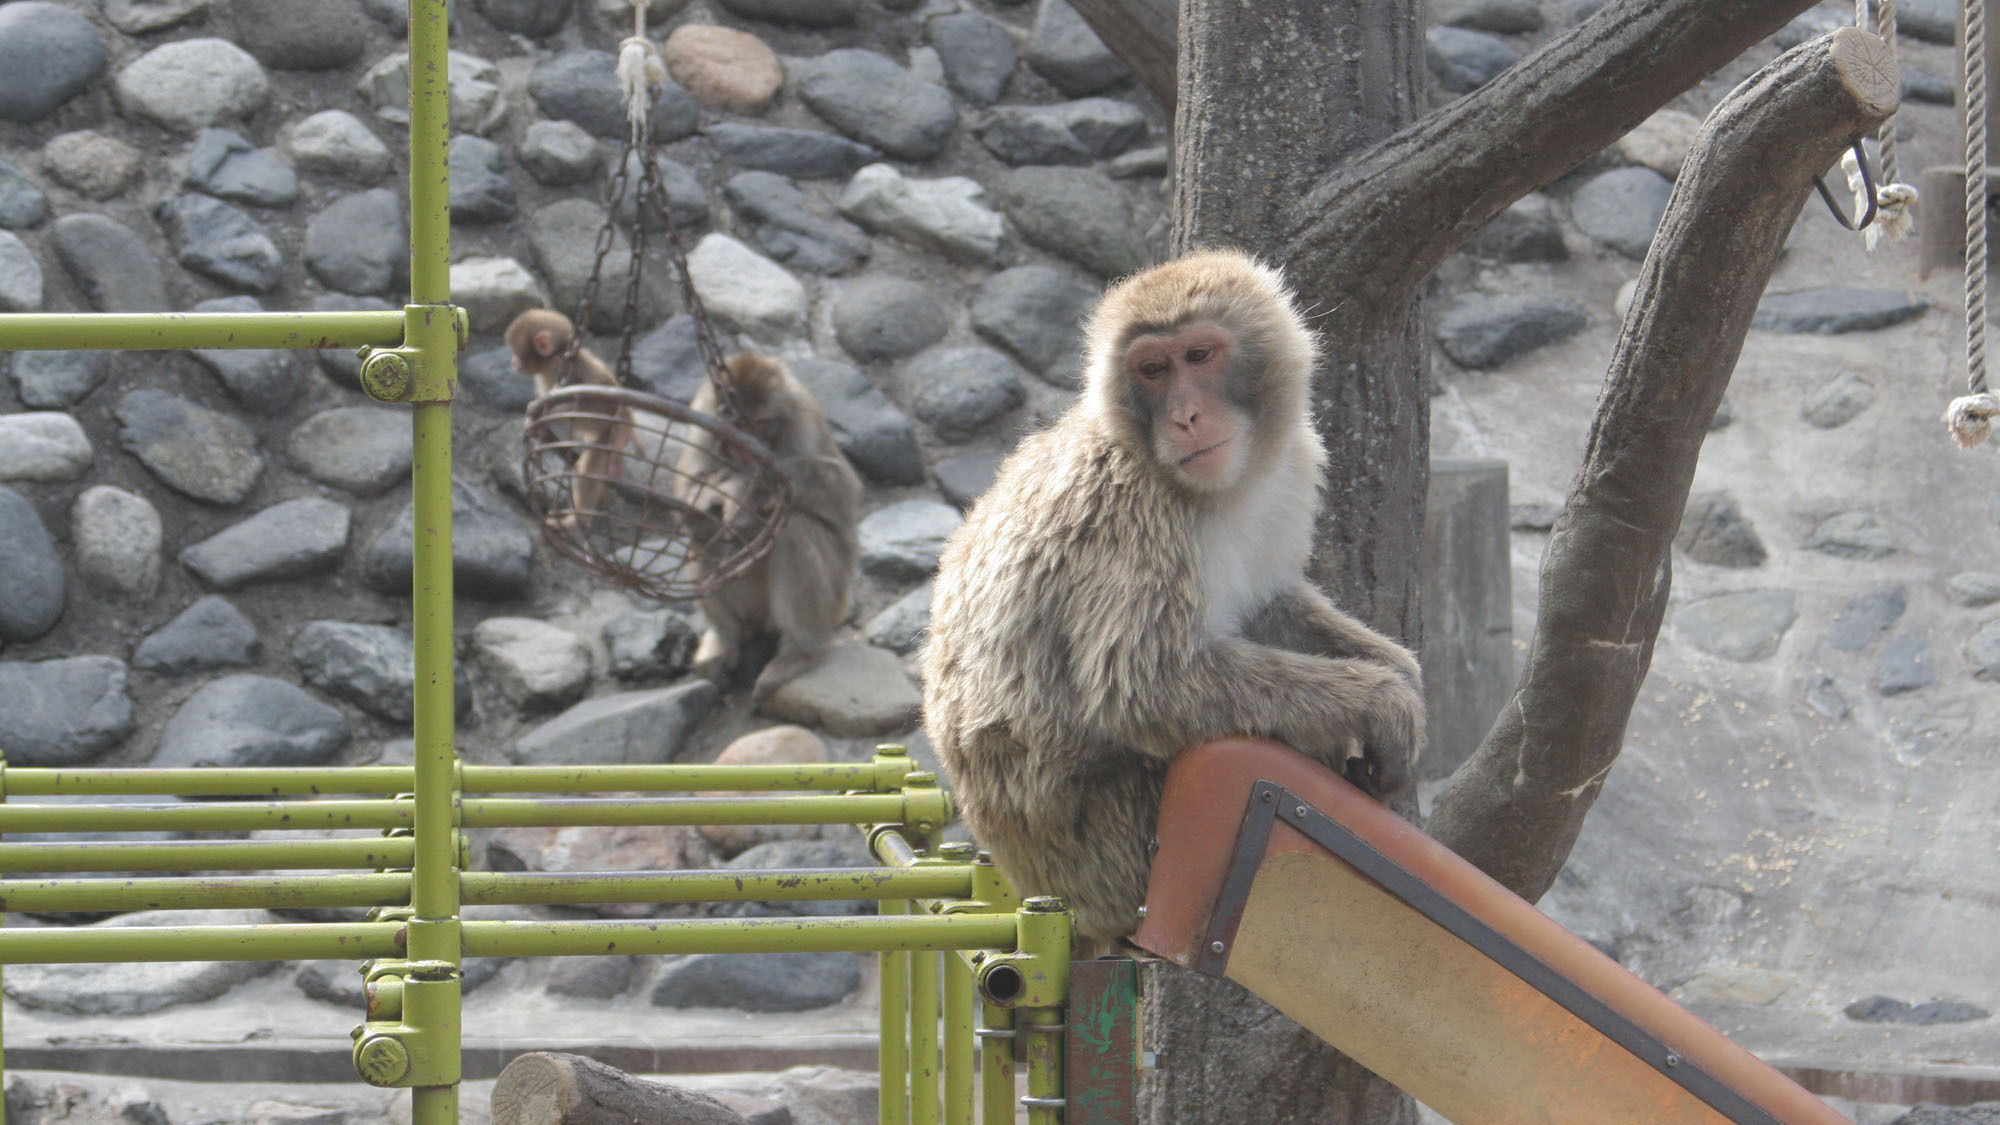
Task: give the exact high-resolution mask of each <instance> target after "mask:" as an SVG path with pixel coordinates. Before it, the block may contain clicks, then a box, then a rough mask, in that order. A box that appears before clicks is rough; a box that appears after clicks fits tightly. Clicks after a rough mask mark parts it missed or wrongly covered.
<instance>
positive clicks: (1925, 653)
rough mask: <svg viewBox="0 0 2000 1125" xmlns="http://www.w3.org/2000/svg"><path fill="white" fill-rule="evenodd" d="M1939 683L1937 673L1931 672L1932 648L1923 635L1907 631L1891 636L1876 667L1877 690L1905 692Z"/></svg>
mask: <svg viewBox="0 0 2000 1125" xmlns="http://www.w3.org/2000/svg"><path fill="white" fill-rule="evenodd" d="M1936 682H1937V674H1936V673H1934V672H1932V671H1931V656H1930V648H1929V646H1928V645H1926V644H1925V643H1924V638H1923V637H1922V636H1920V635H1918V634H1915V633H1903V634H1901V635H1898V636H1894V637H1890V638H1889V643H1888V644H1886V645H1883V646H1882V658H1881V660H1880V661H1878V662H1877V664H1876V666H1875V690H1876V691H1878V692H1880V693H1882V694H1883V695H1902V694H1903V693H1904V692H1910V691H1915V690H1917V689H1918V688H1922V687H1929V686H1930V685H1931V684H1933V683H1936Z"/></svg>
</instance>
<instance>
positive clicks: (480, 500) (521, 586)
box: [361, 480, 535, 601]
mask: <svg viewBox="0 0 2000 1125" xmlns="http://www.w3.org/2000/svg"><path fill="white" fill-rule="evenodd" d="M451 520H452V533H451V571H452V579H453V582H454V583H455V585H456V589H457V591H458V592H459V593H461V594H466V595H470V596H472V597H475V598H485V599H489V600H493V601H506V600H508V599H512V598H518V597H522V596H524V595H526V594H527V592H528V586H529V582H530V578H531V569H530V568H531V564H532V563H533V561H534V553H535V544H534V540H533V539H532V538H531V537H530V536H529V534H528V527H527V525H526V524H525V523H523V522H522V520H521V519H520V517H518V516H516V515H515V514H514V512H513V510H512V509H510V508H509V507H508V506H507V504H506V502H504V501H502V500H501V499H500V498H499V497H497V496H494V495H493V494H492V493H490V492H486V491H483V490H481V489H477V488H474V487H472V486H471V485H468V484H465V483H463V482H462V481H457V480H454V481H452V482H451ZM415 527H416V512H415V508H414V506H413V505H408V504H406V505H404V507H403V510H402V512H401V513H399V514H398V515H397V516H396V518H395V520H394V521H392V522H391V523H390V524H389V526H388V527H386V528H383V529H382V532H381V534H379V535H377V536H376V537H375V539H374V541H373V542H371V543H370V544H369V545H368V548H367V550H366V551H364V552H363V555H362V560H361V578H362V581H364V582H366V583H367V584H368V586H369V588H371V589H373V590H374V591H376V592H377V593H380V594H386V595H388V596H390V597H408V596H409V595H410V576H411V574H412V572H413V570H414V563H413V561H412V560H413V558H414V555H415V545H414V544H415V539H416V535H415V530H414V529H415Z"/></svg>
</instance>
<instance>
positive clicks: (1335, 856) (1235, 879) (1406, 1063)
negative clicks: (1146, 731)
mask: <svg viewBox="0 0 2000 1125" xmlns="http://www.w3.org/2000/svg"><path fill="white" fill-rule="evenodd" d="M1146 908H1147V909H1146V918H1145V920H1144V922H1143V924H1142V925H1141V926H1140V928H1139V931H1138V932H1137V933H1136V934H1134V935H1133V937H1132V941H1133V943H1134V944H1136V945H1138V946H1139V947H1140V948H1143V949H1147V950H1150V951H1151V952H1153V953H1156V954H1158V955H1159V956H1161V957H1164V958H1167V959H1168V960H1171V961H1175V962H1178V963H1179V964H1182V965H1186V966H1188V967H1190V968H1194V969H1198V970H1201V971H1203V972H1207V973H1210V974H1212V975H1217V976H1226V977H1229V978H1230V979H1232V980H1235V981H1237V982H1238V983H1240V984H1242V985H1244V986H1245V987H1247V988H1249V989H1250V990H1251V991H1253V992H1255V993H1257V994H1258V995H1260V996H1262V997H1264V998H1265V999H1266V1000H1268V1001H1270V1002H1271V1003H1272V1004H1273V1005H1275V1006H1276V1007H1277V1008H1278V1009H1279V1010H1281V1011H1283V1012H1284V1013H1285V1014H1286V1015H1289V1016H1291V1017H1292V1018H1293V1019H1295V1020H1297V1021H1298V1022H1299V1023H1301V1024H1303V1025H1305V1026H1306V1027H1307V1028H1310V1029H1311V1030H1312V1031H1313V1032H1315V1033H1316V1034H1318V1035H1320V1036H1321V1037H1322V1038H1324V1039H1326V1040H1327V1042H1329V1043H1331V1044H1333V1045H1334V1046H1335V1047H1337V1048H1339V1049H1340V1050H1341V1051H1343V1052H1345V1053H1346V1054H1347V1055H1349V1056H1350V1057H1352V1058H1353V1059H1355V1060H1356V1061H1357V1062H1359V1063H1361V1064H1362V1065H1364V1066H1366V1067H1368V1068H1369V1069H1370V1070H1373V1071H1374V1072H1375V1073H1377V1074H1379V1075H1381V1076H1382V1077H1383V1078H1386V1079H1388V1080H1389V1081H1390V1082H1393V1083H1395V1084H1396V1085H1397V1086H1399V1087H1401V1088H1402V1089H1404V1090H1406V1091H1408V1092H1409V1093H1411V1094H1413V1095H1415V1096H1416V1097H1417V1098H1418V1099H1419V1100H1420V1101H1422V1102H1423V1103H1424V1104H1426V1105H1428V1106H1430V1107H1431V1108H1432V1109H1435V1110H1437V1111H1438V1112H1439V1113H1441V1114H1443V1115H1444V1116H1445V1117H1447V1118H1449V1119H1450V1120H1451V1121H1453V1122H1456V1123H1457V1125H1551V1123H1578V1125H1581V1123H1589V1125H1610V1123H1625V1122H1634V1123H1646V1125H1679V1123H1695V1122H1702V1123H1718V1122H1737V1123H1739V1125H1806V1123H1821V1122H1824V1123H1837V1122H1845V1121H1847V1118H1845V1117H1843V1116H1841V1115H1840V1114H1839V1113H1836V1112H1834V1111H1833V1110H1832V1109H1831V1108H1830V1107H1828V1106H1827V1105H1826V1104H1825V1103H1823V1102H1821V1101H1820V1100H1819V1099H1818V1098H1816V1097H1814V1096H1813V1095H1812V1094H1810V1093H1808V1092H1807V1091H1806V1090H1804V1089H1803V1088H1801V1087H1800V1086H1798V1085H1797V1084H1796V1083H1794V1082H1792V1081H1791V1080H1790V1079H1788V1078H1786V1077H1785V1076H1784V1075H1782V1074H1780V1073H1778V1072H1777V1071H1776V1070H1774V1069H1772V1068H1771V1067H1769V1066H1767V1065H1765V1064H1764V1063H1763V1062H1760V1061H1759V1060H1758V1059H1757V1058H1756V1056H1754V1055H1752V1054H1751V1053H1750V1052H1748V1051H1746V1050H1744V1049H1743V1048H1742V1047H1739V1046H1737V1045H1736V1044H1735V1043H1733V1042H1731V1041H1730V1040H1729V1039H1728V1038H1726V1037H1725V1036H1724V1035H1723V1034H1722V1033H1721V1032H1718V1031H1716V1030H1715V1029H1714V1028H1712V1027H1710V1026H1708V1025H1707V1024H1706V1023H1703V1022H1702V1021H1701V1020H1700V1019H1698V1018H1696V1017H1695V1016H1694V1015H1693V1014H1692V1013H1690V1012H1688V1011H1687V1010H1686V1009H1684V1008H1682V1007H1681V1006H1680V1005H1678V1004H1675V1003H1674V1002H1673V1001H1672V1000H1669V999H1667V998H1666V997H1665V996H1663V995H1661V994H1660V993H1659V992H1657V991H1655V990H1654V989H1653V988H1652V987H1651V986H1650V985H1648V984H1646V983H1645V982H1644V981H1641V980H1640V979H1639V978H1638V977H1636V976H1633V975H1632V974H1631V973H1629V972H1627V971H1626V970H1625V969H1624V968H1623V967H1622V966H1620V965H1619V964H1618V963H1617V962H1616V961H1613V960H1612V959H1611V958H1609V957H1606V956H1605V955H1604V954H1602V953H1600V952H1598V950H1597V949H1595V948H1594V947H1592V946H1591V945H1590V944H1589V943H1588V942H1585V941H1584V940H1583V939H1581V938H1579V937H1577V936H1576V935H1574V934H1572V933H1570V932H1569V931H1568V930H1565V929H1564V928H1562V926H1560V925H1558V924H1557V923H1555V922H1554V921H1552V920H1550V919H1549V918H1548V917H1547V916H1546V915H1544V914H1542V913H1541V912H1540V911H1538V910H1536V909H1535V908H1534V907H1533V906H1532V905H1530V904H1529V903H1528V902H1526V901H1525V900H1523V899H1521V898H1519V897H1518V896H1516V895H1514V894H1513V893H1512V892H1510V891H1508V890H1507V889H1506V888H1504V887H1502V886H1500V885H1499V884H1498V883H1496V882H1494V881H1493V880H1491V879H1489V878H1487V877H1486V876H1485V875H1484V874H1482V873H1481V872H1480V871H1479V870H1478V869H1476V868H1474V867H1473V866H1472V865H1471V864H1469V863H1467V862H1465V861H1464V860H1462V859H1460V858H1459V857H1458V856H1456V855H1454V854H1452V853H1451V852H1450V851H1449V850H1447V849H1446V848H1445V847H1444V846H1443V845H1442V844H1439V843H1438V842H1437V841H1435V840H1433V839H1431V838H1430V837H1428V836H1425V835H1424V834H1423V833H1422V832H1419V831H1418V830H1417V829H1415V828H1413V827H1411V826H1410V825H1409V824H1407V823H1405V822H1404V821H1402V820H1401V819H1399V818H1398V817H1397V816H1395V814H1393V813H1391V812H1389V811H1388V810H1387V809H1385V808H1383V807H1382V806H1380V805H1378V804H1376V803H1375V802H1374V801H1372V800H1370V799H1369V798H1368V797H1366V796H1364V795H1363V794H1362V793H1361V792H1360V790H1358V789H1355V788H1354V787H1353V786H1351V785H1349V784H1348V783H1347V782H1346V781H1345V780H1343V779H1342V778H1340V777H1339V776H1338V775H1336V774H1334V773H1333V772H1331V771H1329V770H1327V769H1324V768H1322V767H1320V766H1319V765H1317V764H1315V763H1313V762H1312V761H1310V760H1309V759H1307V758H1305V757H1303V756H1302V755H1300V754H1298V753H1297V752H1295V751H1293V750H1291V749H1290V748H1288V747H1285V746H1282V745H1279V744H1277V743H1273V742H1263V741H1256V740H1252V739H1224V740H1219V741H1216V742H1211V743H1207V744H1205V745H1203V746H1200V747H1196V748H1195V749H1193V750H1190V751H1188V752H1186V753H1184V754H1182V755H1181V756H1180V758H1179V759H1178V760H1176V762H1175V764H1174V766H1173V769H1172V770H1171V771H1170V772H1169V773H1168V775H1167V787H1166V794H1165V798H1164V800H1163V802H1162V805H1161V809H1160V825H1159V851H1158V853H1157V854H1156V855H1155V856H1154V858H1153V875H1152V882H1151V885H1150V886H1149V887H1148V894H1147V900H1146Z"/></svg>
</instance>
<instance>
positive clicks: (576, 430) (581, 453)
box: [506, 309, 632, 530]
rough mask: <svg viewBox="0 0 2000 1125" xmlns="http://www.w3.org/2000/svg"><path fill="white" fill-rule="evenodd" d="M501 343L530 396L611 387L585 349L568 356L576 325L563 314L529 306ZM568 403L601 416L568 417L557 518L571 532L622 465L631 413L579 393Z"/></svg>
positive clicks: (604, 371)
mask: <svg viewBox="0 0 2000 1125" xmlns="http://www.w3.org/2000/svg"><path fill="white" fill-rule="evenodd" d="M506 339H507V347H508V348H509V349H510V350H512V351H513V353H514V359H513V362H514V370H516V371H519V372H521V373H523V374H525V375H528V376H530V377H532V378H533V379H534V381H535V397H536V398H541V397H542V396H544V395H547V394H548V393H549V392H551V391H553V390H555V389H556V388H557V387H561V386H568V385H574V384H579V383H588V384H591V385H594V386H600V387H615V386H617V385H618V379H617V377H616V376H614V375H613V374H611V369H610V368H608V367H606V366H604V363H603V361H602V360H599V359H598V358H597V355H596V353H594V352H592V351H591V350H590V349H589V348H584V347H579V348H577V349H576V354H575V355H574V356H569V355H568V352H569V349H570V345H571V344H572V343H573V342H574V341H575V340H576V329H575V328H574V327H573V326H572V325H571V324H570V322H569V318H568V317H566V316H564V315H563V314H561V313H559V312H555V311H554V310H551V309H529V310H528V311H527V312H524V313H522V314H521V315H519V316H517V317H515V318H514V320H513V322H512V323H511V324H509V325H507V333H506ZM571 405H572V407H573V408H574V409H575V410H576V411H578V412H579V413H582V414H590V415H606V416H609V417H613V418H616V421H611V420H608V419H607V418H598V417H578V418H572V419H570V420H569V440H570V441H571V442H573V443H575V448H574V449H572V450H571V451H570V456H571V458H572V464H571V466H570V493H569V499H570V505H569V511H568V512H567V513H565V514H564V515H563V516H562V518H561V520H560V521H559V522H560V523H561V524H562V526H564V527H565V528H568V529H570V530H575V529H576V528H577V527H578V526H579V523H580V521H583V520H586V519H588V518H589V517H590V516H591V515H592V514H593V513H595V512H597V511H599V510H600V509H599V508H598V501H599V500H600V499H601V498H602V497H603V495H604V486H605V485H607V484H609V483H610V482H612V481H613V480H616V479H617V478H618V477H619V475H620V474H621V473H622V471H623V469H624V456H623V452H622V451H623V450H624V449H625V447H626V446H628V445H630V444H631V442H632V414H631V411H629V410H627V409H626V408H625V407H624V406H623V405H621V404H619V403H617V402H615V401H613V400H610V399H600V398H590V397H581V398H578V399H576V400H574V401H573V403H572V404H571Z"/></svg>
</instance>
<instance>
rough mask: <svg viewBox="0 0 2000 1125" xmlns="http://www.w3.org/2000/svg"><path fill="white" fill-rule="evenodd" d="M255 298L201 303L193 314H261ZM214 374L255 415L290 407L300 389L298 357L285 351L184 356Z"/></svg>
mask: <svg viewBox="0 0 2000 1125" xmlns="http://www.w3.org/2000/svg"><path fill="white" fill-rule="evenodd" d="M263 308H264V306H263V305H261V304H259V303H258V302H257V299H256V298H255V297H219V298H217V299H215V300H213V301H203V302H201V303H200V304H198V305H196V306H195V307H194V311H195V312H202V313H211V312H227V313H245V312H262V311H263ZM188 354H189V355H191V356H193V357H194V358H195V359H196V360H197V361H198V362H199V363H200V364H201V365H202V366H203V367H206V368H208V369H209V371H211V372H213V373H214V374H215V377H216V378H217V379H218V380H220V381H221V383H222V387H223V389H224V390H226V391H228V392H229V397H230V398H232V399H234V400H236V402H237V403H238V404H240V405H241V406H243V407H244V408H245V409H247V410H249V411H250V412H252V413H256V414H275V413H277V412H278V411H280V410H283V409H284V408H285V407H287V406H290V405H291V403H292V400H293V399H295V398H297V397H298V393H299V386H300V375H301V372H300V364H301V362H302V360H301V359H300V358H299V354H298V353H297V352H296V351H294V350H292V349H289V348H203V349H199V350H197V351H192V352H189V353H188Z"/></svg>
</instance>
